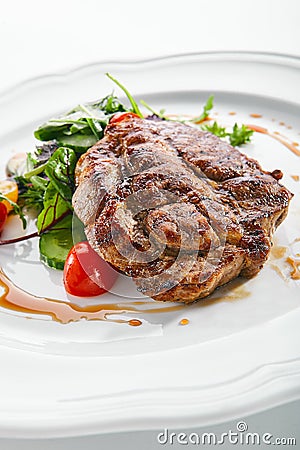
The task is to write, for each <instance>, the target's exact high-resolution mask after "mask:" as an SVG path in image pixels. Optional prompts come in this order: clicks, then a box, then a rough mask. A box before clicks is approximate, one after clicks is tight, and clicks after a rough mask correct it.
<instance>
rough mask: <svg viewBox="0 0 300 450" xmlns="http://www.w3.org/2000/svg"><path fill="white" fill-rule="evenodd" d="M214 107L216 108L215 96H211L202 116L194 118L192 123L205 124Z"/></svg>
mask: <svg viewBox="0 0 300 450" xmlns="http://www.w3.org/2000/svg"><path fill="white" fill-rule="evenodd" d="M213 107H214V96H213V95H211V96H210V97H208V99H207V102H206V103H205V105H204V106H203V112H202V114H201V115H200V116H198V117H193V119H191V120H190V122H193V123H201V122H204V120H206V119H207V118H208V114H209V112H210V111H211V110H212V109H213Z"/></svg>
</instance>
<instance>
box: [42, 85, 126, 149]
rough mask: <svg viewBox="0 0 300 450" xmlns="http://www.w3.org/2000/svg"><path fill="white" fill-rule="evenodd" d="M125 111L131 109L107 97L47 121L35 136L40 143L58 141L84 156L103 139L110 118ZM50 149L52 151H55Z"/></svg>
mask: <svg viewBox="0 0 300 450" xmlns="http://www.w3.org/2000/svg"><path fill="white" fill-rule="evenodd" d="M123 111H128V109H126V108H125V106H124V105H123V104H122V103H121V102H120V101H119V100H118V99H117V97H115V96H114V95H113V94H111V95H107V96H106V97H104V98H103V99H101V100H100V101H97V102H94V103H87V104H84V105H78V106H76V107H75V108H73V109H72V110H71V111H69V112H67V113H65V114H64V115H62V116H59V117H58V118H53V119H50V120H48V122H46V123H44V124H42V125H41V126H40V127H38V129H37V130H35V132H34V136H35V137H36V138H37V139H39V140H41V141H51V140H55V141H56V142H57V143H58V145H59V146H61V147H70V148H72V149H73V150H75V151H76V152H78V153H84V152H85V151H86V150H88V148H90V147H92V145H94V144H95V143H96V142H97V141H98V140H99V139H101V138H102V137H103V132H104V129H105V127H106V125H107V124H108V122H109V119H110V117H111V116H112V115H113V114H115V113H116V112H123ZM52 144H53V143H52ZM45 145H47V144H44V146H45ZM49 145H50V144H49ZM54 145H55V144H54ZM47 150H48V153H49V151H50V153H51V152H52V148H50V149H47Z"/></svg>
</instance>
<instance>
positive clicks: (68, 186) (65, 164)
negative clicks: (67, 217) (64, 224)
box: [45, 147, 77, 209]
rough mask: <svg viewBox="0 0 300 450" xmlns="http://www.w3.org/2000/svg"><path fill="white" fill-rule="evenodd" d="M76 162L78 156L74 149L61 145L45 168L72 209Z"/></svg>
mask: <svg viewBox="0 0 300 450" xmlns="http://www.w3.org/2000/svg"><path fill="white" fill-rule="evenodd" d="M76 163H77V156H76V153H75V152H74V150H72V149H70V148H66V147H59V148H58V149H57V150H56V151H55V152H54V153H53V155H52V156H51V158H50V159H49V160H48V162H47V165H46V168H45V174H46V175H47V177H48V178H49V180H50V181H51V183H52V184H53V186H54V187H55V189H56V190H57V192H58V193H59V194H60V195H61V197H62V198H63V199H64V201H65V202H66V203H67V204H68V205H69V208H70V209H72V196H73V193H74V190H75V180H74V172H75V167H76Z"/></svg>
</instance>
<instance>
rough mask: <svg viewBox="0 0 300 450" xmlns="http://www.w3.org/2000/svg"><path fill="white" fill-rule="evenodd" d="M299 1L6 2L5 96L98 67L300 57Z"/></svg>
mask: <svg viewBox="0 0 300 450" xmlns="http://www.w3.org/2000/svg"><path fill="white" fill-rule="evenodd" d="M299 23H300V9H299V1H298V0H247V1H245V0H226V1H222V0H214V1H212V0H181V1H176V0H173V1H170V0H148V1H143V0H140V1H136V0H123V1H119V0H105V1H103V0H48V1H37V0H26V1H22V0H20V1H16V0H15V1H13V0H11V1H8V0H0V56H1V69H0V91H3V90H4V89H6V88H7V87H8V86H10V85H13V84H15V83H16V82H19V81H20V80H22V79H26V78H28V77H32V76H37V75H39V74H45V73H53V72H60V71H61V70H67V69H68V68H72V67H74V66H78V65H82V64H85V63H89V62H93V61H99V60H120V59H122V60H128V59H129V60H132V59H133V60H135V59H139V58H149V57H153V56H160V55H168V54H174V53H184V52H199V51H209V50H256V51H258V50H259V51H267V52H279V53H289V54H294V55H300V26H299Z"/></svg>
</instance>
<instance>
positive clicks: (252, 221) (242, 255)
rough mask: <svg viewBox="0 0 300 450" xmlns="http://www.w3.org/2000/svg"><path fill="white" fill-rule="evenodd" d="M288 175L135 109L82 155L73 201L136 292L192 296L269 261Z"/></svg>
mask: <svg viewBox="0 0 300 450" xmlns="http://www.w3.org/2000/svg"><path fill="white" fill-rule="evenodd" d="M281 178H282V172H281V171H280V170H274V171H273V172H266V171H264V170H263V169H262V168H261V166H260V165H259V163H258V162H257V161H255V160H254V159H251V158H249V157H247V156H246V155H244V154H243V153H241V152H240V151H239V150H237V149H236V148H234V147H232V146H231V145H229V144H228V143H226V142H224V141H222V140H221V139H219V138H218V137H216V136H214V135H213V134H211V133H209V132H205V131H201V130H199V129H198V128H196V127H191V126H189V125H185V124H182V123H178V122H174V121H164V120H157V119H156V118H152V119H151V120H147V119H140V118H134V117H132V118H130V119H128V120H126V121H121V122H117V123H112V124H109V125H108V126H107V128H106V130H105V135H104V137H103V139H102V140H101V141H99V142H97V143H96V144H95V145H94V146H93V147H92V148H91V149H90V150H88V152H87V153H85V154H84V155H83V156H82V157H81V158H80V160H79V162H78V165H77V169H76V182H77V190H76V192H75V194H74V197H73V205H74V210H75V212H76V214H77V215H78V217H79V218H80V219H81V221H82V222H83V223H84V225H85V230H86V235H87V237H88V240H89V241H90V243H91V245H92V246H93V248H94V249H95V250H96V251H97V252H98V253H99V254H100V255H101V257H102V258H104V259H105V260H106V261H107V262H109V263H110V264H111V265H112V266H114V267H115V268H116V269H117V270H118V271H121V272H123V273H125V274H126V275H128V276H130V277H132V278H133V279H134V281H135V282H136V284H137V287H138V290H140V291H141V292H142V293H143V294H145V295H148V296H151V297H153V298H155V299H156V300H161V301H180V302H185V303H189V302H193V301H195V300H197V299H199V298H203V297H206V296H207V295H209V294H211V293H212V292H213V291H214V290H215V289H216V288H217V287H219V286H221V285H223V284H225V283H228V282H229V281H230V280H232V279H234V278H236V277H238V276H239V275H241V276H245V277H252V276H254V275H255V274H257V273H258V272H259V270H260V269H261V268H262V266H263V265H264V263H265V261H266V260H267V258H268V255H269V252H270V248H271V240H272V235H273V233H274V231H275V229H276V227H277V226H278V225H279V224H280V223H281V222H282V221H283V220H284V218H285V217H286V215H287V210H288V205H289V202H290V200H291V198H292V194H291V193H290V192H289V191H288V190H287V189H286V188H285V187H284V186H282V185H281V184H280V183H279V182H278V180H280V179H281Z"/></svg>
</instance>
